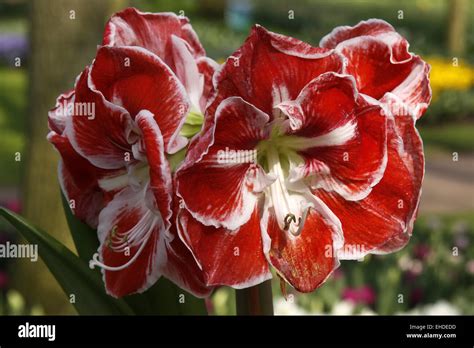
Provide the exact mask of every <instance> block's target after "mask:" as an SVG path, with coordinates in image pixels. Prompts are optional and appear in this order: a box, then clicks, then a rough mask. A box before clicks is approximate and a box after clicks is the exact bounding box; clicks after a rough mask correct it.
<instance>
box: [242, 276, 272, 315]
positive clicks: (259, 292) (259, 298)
mask: <svg viewBox="0 0 474 348" xmlns="http://www.w3.org/2000/svg"><path fill="white" fill-rule="evenodd" d="M235 299H236V301H235V302H236V310H237V315H273V296H272V283H271V280H267V281H265V282H263V283H262V284H259V285H256V286H252V287H250V288H247V289H242V290H236V291H235Z"/></svg>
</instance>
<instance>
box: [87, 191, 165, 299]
mask: <svg viewBox="0 0 474 348" xmlns="http://www.w3.org/2000/svg"><path fill="white" fill-rule="evenodd" d="M146 191H147V190H146V188H145V189H143V190H139V191H135V190H133V189H132V188H131V187H127V188H125V189H124V190H122V191H121V192H119V193H118V194H116V195H115V197H114V198H113V199H112V201H110V202H109V203H108V204H107V206H106V207H105V208H104V209H103V210H102V211H101V213H100V215H99V226H98V229H97V232H98V234H99V240H100V247H99V250H98V251H99V254H96V255H94V257H93V260H91V267H94V266H99V267H101V268H102V273H103V278H104V282H105V287H106V290H107V293H108V294H110V295H112V296H114V297H122V296H125V295H129V294H133V293H137V292H143V291H145V290H146V289H148V288H149V287H150V286H152V285H153V284H154V283H155V282H156V281H157V279H158V278H159V277H160V276H161V272H160V269H161V268H162V267H163V265H164V264H165V263H166V261H167V254H166V243H165V238H166V233H167V232H166V227H165V224H164V221H163V218H162V217H161V216H160V215H157V214H155V212H153V211H152V210H150V209H149V206H150V205H151V203H149V202H147V200H148V199H149V197H150V196H149V195H147V192H146ZM99 255H100V256H99ZM98 257H99V259H98Z"/></svg>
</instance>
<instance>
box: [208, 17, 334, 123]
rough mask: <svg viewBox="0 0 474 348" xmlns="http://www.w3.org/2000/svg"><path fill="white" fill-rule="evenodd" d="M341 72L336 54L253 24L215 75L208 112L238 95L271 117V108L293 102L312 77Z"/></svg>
mask: <svg viewBox="0 0 474 348" xmlns="http://www.w3.org/2000/svg"><path fill="white" fill-rule="evenodd" d="M341 70H342V57H341V56H340V55H339V54H338V53H335V52H333V51H332V50H328V49H324V48H319V47H313V46H311V45H309V44H307V43H305V42H302V41H300V40H297V39H294V38H290V37H287V36H283V35H279V34H276V33H272V32H270V31H268V30H266V29H265V28H263V27H261V26H259V25H256V26H254V27H253V29H252V32H251V33H250V35H249V37H248V38H247V40H246V41H245V43H244V44H243V45H242V46H241V47H240V48H239V49H238V50H237V51H236V52H234V53H233V54H232V55H231V56H230V57H229V58H228V59H227V61H226V62H225V64H224V65H223V67H222V69H221V70H220V71H219V72H218V73H217V74H216V76H215V79H216V88H217V97H216V99H215V100H214V102H213V103H212V105H211V110H210V113H211V114H213V111H214V110H215V108H216V107H217V105H218V104H219V103H220V102H221V101H222V100H223V99H225V98H227V97H230V96H241V97H242V98H243V99H244V100H246V101H248V102H249V103H251V104H253V105H255V106H256V107H257V108H259V109H260V110H262V111H264V112H266V113H268V114H269V115H272V111H273V107H274V106H276V105H277V104H279V103H281V102H282V101H286V100H292V99H295V98H296V97H297V96H298V94H299V93H300V91H301V90H302V89H303V87H304V86H305V85H306V84H307V83H308V82H309V81H311V80H313V79H314V78H315V77H317V76H319V75H321V74H322V73H325V72H328V71H335V72H341Z"/></svg>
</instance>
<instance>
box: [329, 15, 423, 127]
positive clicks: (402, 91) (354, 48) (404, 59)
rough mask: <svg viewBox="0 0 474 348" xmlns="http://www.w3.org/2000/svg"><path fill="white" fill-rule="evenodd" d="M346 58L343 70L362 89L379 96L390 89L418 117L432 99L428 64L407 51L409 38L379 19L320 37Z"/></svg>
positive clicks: (340, 28)
mask: <svg viewBox="0 0 474 348" xmlns="http://www.w3.org/2000/svg"><path fill="white" fill-rule="evenodd" d="M320 44H321V46H322V47H327V48H335V49H336V51H338V52H340V53H341V54H342V55H343V56H345V57H346V58H347V66H346V67H345V69H344V71H345V72H346V73H348V74H351V75H353V76H354V77H355V78H356V81H357V87H358V89H359V91H360V92H361V93H364V94H367V95H370V96H371V97H374V98H376V99H380V98H381V97H382V96H383V95H384V94H385V93H387V92H392V93H393V94H395V95H396V96H397V97H398V98H400V100H401V101H402V102H403V103H405V104H407V106H408V107H409V108H410V112H411V113H414V114H415V115H416V117H417V118H420V117H421V116H422V115H423V113H424V112H425V110H426V108H427V107H428V104H429V103H430V101H431V88H430V85H429V70H430V68H429V65H428V64H426V63H425V62H424V61H423V60H422V59H421V58H420V57H418V56H416V55H413V54H411V53H409V52H408V42H407V41H406V40H405V39H404V38H403V37H402V36H401V35H400V34H398V33H397V32H396V31H395V29H393V27H392V26H391V25H390V24H388V23H386V22H384V21H381V20H375V19H373V20H368V21H365V22H360V23H359V24H358V25H356V26H355V27H339V28H336V29H334V31H333V32H332V33H331V34H329V35H327V36H326V37H324V38H323V39H322V40H321V43H320Z"/></svg>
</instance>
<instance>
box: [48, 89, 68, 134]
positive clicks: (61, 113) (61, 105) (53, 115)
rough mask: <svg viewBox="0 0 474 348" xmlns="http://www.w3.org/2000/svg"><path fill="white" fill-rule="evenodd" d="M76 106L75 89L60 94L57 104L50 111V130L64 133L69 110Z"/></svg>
mask: <svg viewBox="0 0 474 348" xmlns="http://www.w3.org/2000/svg"><path fill="white" fill-rule="evenodd" d="M73 106H74V90H73V89H72V90H70V91H68V92H66V93H63V94H61V95H59V97H58V98H57V99H56V105H55V106H54V108H53V109H51V110H50V111H49V112H48V127H49V129H50V130H52V131H54V132H56V133H57V134H59V135H62V134H63V132H64V129H65V128H66V118H67V117H68V113H69V110H70V109H71V108H72V107H73Z"/></svg>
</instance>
